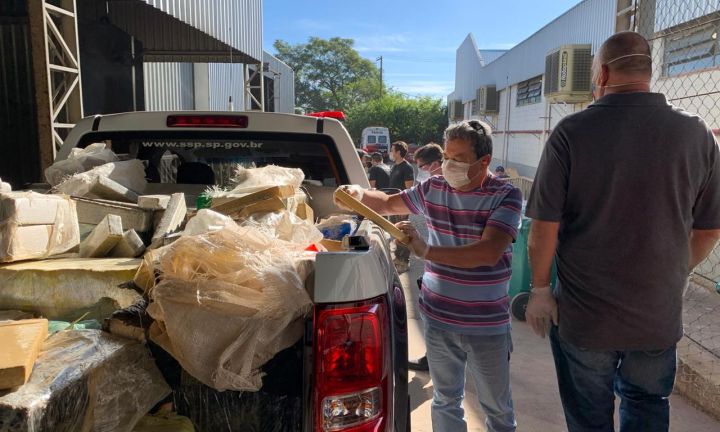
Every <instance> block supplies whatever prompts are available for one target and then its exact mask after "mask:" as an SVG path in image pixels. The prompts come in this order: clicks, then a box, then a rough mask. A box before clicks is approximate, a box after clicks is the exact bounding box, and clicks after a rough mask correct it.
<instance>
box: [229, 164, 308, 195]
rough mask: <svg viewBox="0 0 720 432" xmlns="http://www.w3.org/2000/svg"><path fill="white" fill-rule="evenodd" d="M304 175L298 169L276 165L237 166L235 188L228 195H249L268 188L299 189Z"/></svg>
mask: <svg viewBox="0 0 720 432" xmlns="http://www.w3.org/2000/svg"><path fill="white" fill-rule="evenodd" d="M304 179H305V174H304V173H303V172H302V170H301V169H299V168H285V167H281V166H277V165H266V166H264V167H262V168H245V167H243V166H241V165H238V166H237V169H236V170H235V176H234V177H233V179H232V180H233V182H234V183H235V185H236V186H235V188H234V189H233V190H232V191H230V193H249V192H253V189H254V190H260V189H263V188H267V187H270V186H280V185H289V186H293V187H295V189H300V186H301V185H302V182H303V180H304Z"/></svg>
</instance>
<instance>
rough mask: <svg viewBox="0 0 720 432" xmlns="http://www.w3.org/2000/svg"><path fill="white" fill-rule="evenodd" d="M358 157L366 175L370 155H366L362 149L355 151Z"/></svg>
mask: <svg viewBox="0 0 720 432" xmlns="http://www.w3.org/2000/svg"><path fill="white" fill-rule="evenodd" d="M357 154H358V157H359V158H360V162H361V163H362V166H363V168H365V173H366V174H367V172H368V170H369V169H370V166H371V164H370V155H368V154H367V152H366V151H365V150H363V149H358V150H357Z"/></svg>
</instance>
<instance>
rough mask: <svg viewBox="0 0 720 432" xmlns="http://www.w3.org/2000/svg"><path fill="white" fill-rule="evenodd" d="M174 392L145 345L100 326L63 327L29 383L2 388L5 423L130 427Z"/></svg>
mask: <svg viewBox="0 0 720 432" xmlns="http://www.w3.org/2000/svg"><path fill="white" fill-rule="evenodd" d="M169 393H170V389H169V388H168V386H167V384H166V383H165V381H164V380H163V378H162V375H161V374H160V371H159V370H158V369H157V367H156V366H155V363H154V361H153V360H152V358H151V357H150V355H149V353H148V351H147V349H146V348H145V347H143V346H142V345H140V344H138V343H136V342H133V341H129V340H125V339H121V338H117V337H115V336H112V335H108V334H107V333H103V332H101V331H98V330H73V331H67V332H61V333H58V334H56V335H54V336H53V337H51V338H50V339H48V340H47V341H46V342H45V344H44V345H43V348H42V352H41V353H40V356H39V357H38V361H37V364H36V365H35V369H34V370H33V373H32V375H31V377H30V380H29V381H28V382H27V383H26V384H25V385H23V386H22V387H19V388H17V389H13V390H9V391H3V392H0V429H2V430H10V431H13V432H58V431H66V432H76V431H96V432H110V431H113V432H123V431H124V432H130V431H131V430H132V428H133V426H134V425H135V423H136V422H137V421H138V420H139V419H140V418H141V417H142V416H143V415H144V414H145V413H146V412H148V411H149V410H150V409H151V408H152V407H153V406H154V405H155V404H156V403H157V402H158V401H160V400H161V399H162V398H163V397H165V396H166V395H168V394H169Z"/></svg>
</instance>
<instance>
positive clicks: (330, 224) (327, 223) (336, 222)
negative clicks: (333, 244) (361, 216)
mask: <svg viewBox="0 0 720 432" xmlns="http://www.w3.org/2000/svg"><path fill="white" fill-rule="evenodd" d="M316 227H317V229H318V230H320V232H321V233H322V234H323V237H324V238H326V239H330V240H342V238H343V237H345V236H346V235H350V234H352V233H353V232H355V230H356V229H357V227H358V221H357V219H355V218H354V217H353V216H349V215H334V216H330V217H329V218H327V219H323V220H322V221H320V223H319V224H317V225H316Z"/></svg>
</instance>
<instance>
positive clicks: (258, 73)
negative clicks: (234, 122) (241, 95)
mask: <svg viewBox="0 0 720 432" xmlns="http://www.w3.org/2000/svg"><path fill="white" fill-rule="evenodd" d="M244 70H245V83H244V86H245V111H265V82H264V81H265V80H264V79H263V65H262V63H259V64H245V65H244Z"/></svg>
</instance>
